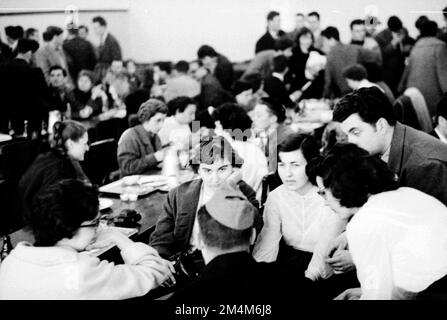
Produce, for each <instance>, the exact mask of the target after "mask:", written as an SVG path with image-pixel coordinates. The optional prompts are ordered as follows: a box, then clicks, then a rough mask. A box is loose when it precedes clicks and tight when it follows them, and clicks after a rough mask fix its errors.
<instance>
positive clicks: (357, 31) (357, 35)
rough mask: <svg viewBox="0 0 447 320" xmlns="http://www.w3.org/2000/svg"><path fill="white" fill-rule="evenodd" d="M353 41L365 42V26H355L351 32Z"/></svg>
mask: <svg viewBox="0 0 447 320" xmlns="http://www.w3.org/2000/svg"><path fill="white" fill-rule="evenodd" d="M351 36H352V40H354V41H364V40H365V37H366V28H365V25H364V24H355V25H353V26H352V30H351Z"/></svg>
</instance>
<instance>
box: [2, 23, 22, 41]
mask: <svg viewBox="0 0 447 320" xmlns="http://www.w3.org/2000/svg"><path fill="white" fill-rule="evenodd" d="M5 34H6V35H7V36H8V37H9V38H11V39H12V40H19V39H22V38H23V36H24V30H23V28H22V26H7V27H5Z"/></svg>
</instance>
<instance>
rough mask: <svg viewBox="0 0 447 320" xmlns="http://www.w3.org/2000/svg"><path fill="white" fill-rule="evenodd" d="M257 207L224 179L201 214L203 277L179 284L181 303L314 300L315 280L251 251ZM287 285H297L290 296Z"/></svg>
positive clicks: (200, 236) (199, 242) (199, 234)
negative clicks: (261, 260)
mask: <svg viewBox="0 0 447 320" xmlns="http://www.w3.org/2000/svg"><path fill="white" fill-rule="evenodd" d="M256 215H258V210H257V209H256V208H255V207H254V206H253V205H252V204H250V202H249V201H247V199H246V198H245V196H244V195H243V194H242V193H241V192H240V191H239V190H236V189H234V188H232V187H231V186H230V185H228V184H223V185H222V186H221V188H220V189H219V190H218V192H216V193H215V194H214V195H213V196H212V197H211V199H210V200H209V201H208V202H207V203H206V204H204V205H202V206H201V207H200V208H199V210H198V213H197V220H198V226H199V227H198V229H199V230H198V246H199V247H200V249H201V250H202V254H203V258H204V260H205V264H206V266H205V268H204V269H203V270H202V272H201V273H200V278H199V279H197V280H196V281H194V282H191V283H189V284H186V285H185V286H184V287H183V288H180V289H179V290H178V291H177V292H176V293H175V294H174V296H173V298H172V299H173V300H174V301H177V302H183V301H197V302H205V301H208V302H219V303H222V301H227V300H229V301H247V299H256V301H259V299H267V298H268V299H269V300H270V301H271V300H272V299H276V298H277V297H280V298H281V299H282V301H284V300H283V299H298V300H302V299H312V298H313V296H312V289H311V288H312V283H311V282H310V281H309V280H308V279H306V278H304V277H302V276H300V275H298V274H297V273H291V274H285V273H284V272H282V271H281V269H280V268H279V267H278V265H277V264H272V263H257V262H256V261H255V260H254V259H253V258H252V257H251V255H250V245H251V244H253V242H254V239H255V236H256V231H255V230H254V221H255V220H256ZM286 288H294V289H295V290H294V291H293V294H292V295H291V294H290V292H289V290H286Z"/></svg>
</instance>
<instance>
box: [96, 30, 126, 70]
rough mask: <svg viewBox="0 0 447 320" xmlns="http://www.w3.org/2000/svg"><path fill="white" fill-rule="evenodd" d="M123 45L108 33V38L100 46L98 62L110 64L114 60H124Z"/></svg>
mask: <svg viewBox="0 0 447 320" xmlns="http://www.w3.org/2000/svg"><path fill="white" fill-rule="evenodd" d="M122 59H123V57H122V54H121V47H120V45H119V43H118V40H116V38H115V37H114V36H113V35H111V34H110V33H108V34H107V37H106V40H105V41H104V43H103V44H102V45H100V46H99V48H98V62H101V63H105V64H107V65H110V64H111V63H112V61H113V60H122Z"/></svg>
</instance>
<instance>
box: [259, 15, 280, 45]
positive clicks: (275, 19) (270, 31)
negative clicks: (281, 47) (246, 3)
mask: <svg viewBox="0 0 447 320" xmlns="http://www.w3.org/2000/svg"><path fill="white" fill-rule="evenodd" d="M284 35H285V32H284V31H282V30H281V17H280V14H279V12H276V11H270V12H269V13H268V14H267V32H266V33H265V34H264V35H263V36H262V37H261V38H259V40H258V41H257V42H256V47H255V53H258V52H260V51H263V50H274V49H276V46H275V40H276V39H278V38H279V37H282V36H284Z"/></svg>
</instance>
